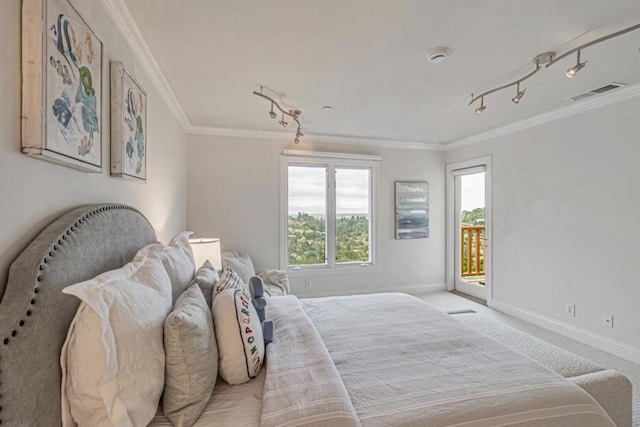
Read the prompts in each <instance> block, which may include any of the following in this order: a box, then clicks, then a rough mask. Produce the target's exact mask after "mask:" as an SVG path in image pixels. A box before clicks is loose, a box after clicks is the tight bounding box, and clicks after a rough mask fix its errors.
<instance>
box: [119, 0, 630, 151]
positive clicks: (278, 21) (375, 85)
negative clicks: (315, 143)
mask: <svg viewBox="0 0 640 427" xmlns="http://www.w3.org/2000/svg"><path fill="white" fill-rule="evenodd" d="M126 5H127V7H128V9H129V11H130V12H131V15H132V17H133V18H134V20H135V22H136V24H137V26H138V27H139V29H140V31H141V33H142V35H143V37H144V39H145V41H146V43H147V45H148V46H149V48H150V50H151V52H152V54H153V56H154V58H155V60H156V61H157V63H158V64H159V67H160V69H161V71H162V73H163V74H164V76H165V77H166V79H167V81H168V82H169V84H170V86H171V88H172V89H173V92H174V93H175V95H176V97H177V99H178V101H179V103H180V105H181V107H182V109H183V110H184V112H185V113H186V115H187V117H188V120H189V122H190V124H191V126H193V127H202V128H223V129H232V130H239V131H260V132H280V131H283V128H282V127H280V125H278V124H277V121H276V120H272V119H270V118H269V115H268V111H269V107H270V106H269V103H268V101H266V100H264V99H262V98H259V97H257V96H254V95H253V94H252V91H254V90H257V89H258V88H259V85H264V86H265V87H268V88H270V89H273V90H274V91H275V92H277V93H278V94H279V95H280V96H281V99H282V100H283V101H284V103H285V104H287V105H289V106H291V107H297V108H299V109H301V110H302V118H303V131H304V132H305V133H306V134H311V135H320V136H322V135H324V136H334V137H352V138H367V139H372V140H387V141H398V142H415V143H425V144H446V143H450V142H454V141H458V140H461V139H463V138H468V137H470V136H473V135H477V134H480V133H483V132H487V131H490V130H492V129H496V128H500V127H503V126H506V125H509V124H512V123H515V122H519V121H522V120H525V119H527V118H530V117H533V116H536V115H539V114H542V113H547V112H549V111H553V110H557V109H560V108H563V107H567V106H568V105H570V104H572V101H568V100H567V99H566V98H568V97H569V96H572V95H576V94H578V93H580V92H583V91H586V90H589V89H594V88H597V87H600V86H603V85H605V84H607V83H610V82H622V83H627V84H629V85H633V84H638V83H640V52H639V48H640V30H638V31H635V32H631V33H628V34H626V35H624V36H621V37H619V38H616V39H612V40H609V41H606V42H604V43H602V44H599V45H597V46H594V47H591V48H587V49H585V50H584V51H583V53H582V59H583V60H587V61H588V63H587V66H586V67H585V68H584V69H583V70H582V71H581V72H580V73H579V74H578V75H577V76H576V77H575V78H573V79H568V78H567V77H566V76H565V71H566V69H567V68H569V67H571V66H572V65H574V64H575V56H573V55H572V56H570V57H568V58H565V59H564V60H562V61H560V62H558V63H557V64H556V65H554V66H552V67H549V68H548V69H543V70H541V71H540V72H539V73H538V74H536V75H535V76H534V77H532V78H531V79H530V80H528V81H527V82H526V83H524V84H523V87H526V88H527V93H526V96H525V97H524V98H523V99H522V101H521V103H520V104H519V105H514V104H513V103H512V102H511V101H510V99H511V97H512V96H514V95H515V89H513V90H512V89H507V90H505V91H503V92H499V93H497V94H494V95H490V96H488V97H487V98H486V99H485V104H486V105H487V110H486V111H485V112H484V114H482V115H481V116H477V115H476V114H474V109H475V107H477V105H474V106H468V105H467V104H468V102H469V100H470V97H469V95H470V94H471V93H472V92H473V93H476V94H477V93H480V92H482V91H484V90H488V89H491V88H492V87H494V86H496V85H499V84H502V83H506V82H508V81H510V80H513V79H514V78H516V77H519V76H522V75H524V74H526V73H527V72H528V71H529V70H532V69H533V68H534V66H533V64H532V59H533V57H534V56H535V55H536V54H538V53H542V52H545V51H550V50H551V51H557V52H558V53H562V52H564V51H566V50H568V49H570V48H572V47H575V46H576V45H577V44H579V43H580V42H585V41H589V40H592V39H594V38H596V37H598V36H601V35H603V34H605V33H608V32H612V31H613V30H617V29H620V28H624V27H627V26H630V25H633V24H636V23H638V22H640V1H638V0H615V1H602V0H537V1H531V0H484V1H477V0H393V1H390V0H348V1H344V0H322V1H315V0H270V1H254V0H233V1H232V0H228V1H222V0H216V1H211V0H182V1H178V0H126ZM437 46H447V47H449V48H450V49H451V55H450V56H449V58H448V59H447V60H446V61H444V62H442V63H440V64H436V65H434V64H430V63H428V62H427V60H426V53H427V51H429V50H430V49H431V48H433V47H437ZM618 90H623V89H618ZM582 102H584V101H582ZM325 105H330V106H332V109H331V110H324V109H323V108H322V107H323V106H325ZM287 131H290V132H291V138H292V139H293V133H294V129H287ZM334 139H335V138H334ZM303 141H304V138H303Z"/></svg>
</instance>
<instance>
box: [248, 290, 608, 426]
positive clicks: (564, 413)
mask: <svg viewBox="0 0 640 427" xmlns="http://www.w3.org/2000/svg"><path fill="white" fill-rule="evenodd" d="M269 316H270V317H271V318H273V319H274V322H275V329H276V336H275V339H274V342H273V343H271V344H269V346H268V347H267V363H266V369H267V375H266V379H265V386H264V397H263V406H262V415H261V425H262V426H264V427H270V426H336V427H342V426H344V427H351V426H364V427H367V426H398V427H404V426H406V427H409V426H416V427H418V426H419V427H424V426H429V427H454V426H455V427H489V426H491V427H493V426H507V425H508V426H522V427H538V426H540V427H542V426H544V427H572V426H575V427H578V426H580V427H601V426H602V427H604V426H606V427H612V426H614V425H615V424H614V423H613V422H612V421H611V419H610V418H609V416H608V415H607V414H606V412H605V411H604V410H603V409H602V408H601V407H600V406H599V405H598V404H597V403H596V402H595V400H594V399H593V398H592V397H591V396H589V395H588V394H587V393H586V392H584V391H583V390H582V389H581V388H579V387H578V386H576V385H575V384H573V383H571V382H569V381H567V380H565V379H564V378H562V377H561V376H559V375H557V374H555V373H553V372H551V371H549V370H548V369H546V368H544V367H543V366H541V365H539V364H537V363H536V362H534V361H532V360H531V359H528V358H527V357H525V356H523V355H521V354H520V353H517V352H515V351H514V350H511V349H510V348H508V347H506V346H504V345H502V344H500V343H498V342H496V341H494V340H492V339H491V338H489V337H486V336H484V335H482V334H480V333H479V332H477V331H475V330H473V329H471V328H469V327H468V326H466V325H464V324H462V323H461V322H459V321H458V320H456V319H454V318H453V317H452V316H449V315H447V314H446V313H444V312H442V311H440V310H438V309H436V308H434V307H432V306H430V305H428V304H426V303H425V302H423V301H421V300H419V299H417V298H414V297H411V296H408V295H404V294H377V295H367V296H350V297H331V298H318V299H306V300H301V301H299V300H298V299H296V298H295V297H291V296H290V297H278V298H272V299H271V300H270V302H269Z"/></svg>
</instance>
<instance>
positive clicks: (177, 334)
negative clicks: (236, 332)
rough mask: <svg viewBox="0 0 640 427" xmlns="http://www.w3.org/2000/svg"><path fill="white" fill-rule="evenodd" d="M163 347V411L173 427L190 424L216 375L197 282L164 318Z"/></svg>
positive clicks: (207, 313) (206, 313) (207, 321)
mask: <svg viewBox="0 0 640 427" xmlns="http://www.w3.org/2000/svg"><path fill="white" fill-rule="evenodd" d="M164 348H165V352H166V354H167V365H166V369H165V372H166V381H165V386H164V394H163V398H162V402H163V410H164V414H165V415H166V416H167V418H169V420H171V422H172V423H173V425H174V426H191V425H193V423H195V422H196V421H197V420H198V418H199V417H200V414H201V413H202V411H203V410H204V408H205V406H207V403H208V402H209V399H210V398H211V393H213V387H214V385H215V383H216V378H217V377H218V346H217V345H216V337H215V333H214V331H213V319H212V317H211V308H209V306H208V305H207V301H206V300H205V298H204V295H202V291H201V290H200V288H199V287H198V284H197V283H194V284H192V285H191V286H190V287H189V288H187V290H186V291H184V293H183V294H182V295H180V298H178V301H176V304H175V308H174V310H173V311H172V312H171V313H170V314H169V316H168V317H167V320H165V322H164Z"/></svg>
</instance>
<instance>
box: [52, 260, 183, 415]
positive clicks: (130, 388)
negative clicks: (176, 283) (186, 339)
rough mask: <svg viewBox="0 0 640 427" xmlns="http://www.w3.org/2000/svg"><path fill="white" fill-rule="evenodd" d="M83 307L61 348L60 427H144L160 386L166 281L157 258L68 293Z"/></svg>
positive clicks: (168, 302)
mask: <svg viewBox="0 0 640 427" xmlns="http://www.w3.org/2000/svg"><path fill="white" fill-rule="evenodd" d="M62 292H63V293H65V294H69V295H75V296H76V297H78V298H79V299H80V300H81V301H82V303H81V304H80V307H79V308H78V311H77V312H76V316H75V318H74V319H73V322H72V324H71V327H70V328H69V332H68V334H67V339H66V341H65V343H64V346H63V348H62V352H61V356H60V365H61V368H62V386H61V394H62V409H63V414H62V418H63V425H65V426H71V425H74V422H75V423H77V424H78V425H81V426H85V425H86V426H107V425H108V426H111V425H117V426H136V427H137V426H146V425H147V424H148V423H149V422H150V421H151V420H152V419H153V417H154V415H155V413H156V410H157V407H158V401H159V400H160V395H161V394H162V389H163V387H164V367H165V353H164V345H163V326H164V320H165V318H166V317H167V314H169V311H170V310H171V282H170V280H169V276H168V275H167V272H166V271H165V269H164V267H163V265H162V261H161V260H160V259H159V257H158V255H157V254H154V253H149V254H138V255H136V257H135V258H134V260H133V261H132V262H131V263H129V264H127V265H125V266H124V267H122V268H120V269H117V270H113V271H109V272H106V273H103V274H101V275H99V276H97V277H95V278H94V279H91V280H88V281H85V282H81V283H77V284H75V285H71V286H69V287H67V288H65V289H64V290H63V291H62Z"/></svg>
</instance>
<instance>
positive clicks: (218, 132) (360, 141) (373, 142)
mask: <svg viewBox="0 0 640 427" xmlns="http://www.w3.org/2000/svg"><path fill="white" fill-rule="evenodd" d="M187 133H188V134H190V135H209V136H226V137H230V138H253V139H265V140H271V141H288V140H291V139H292V135H293V134H292V133H291V132H274V131H257V130H244V129H229V128H215V127H207V126H191V127H190V128H189V129H187ZM305 142H306V143H313V144H340V145H361V146H367V147H381V148H397V149H407V150H426V151H444V150H445V149H446V148H445V147H446V146H445V145H444V144H434V143H428V142H415V141H398V140H390V139H378V138H361V137H353V136H341V135H324V134H312V133H308V132H306V133H305V134H304V139H303V140H302V143H303V144H304V143H305Z"/></svg>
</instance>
